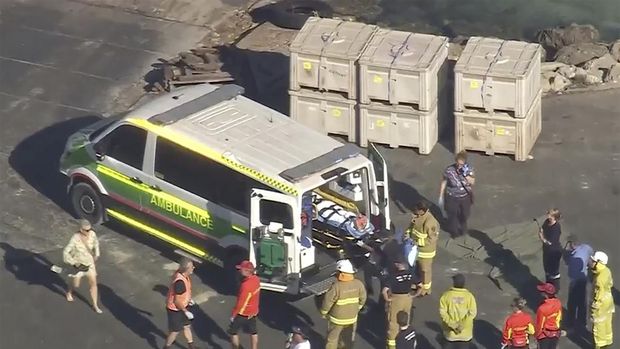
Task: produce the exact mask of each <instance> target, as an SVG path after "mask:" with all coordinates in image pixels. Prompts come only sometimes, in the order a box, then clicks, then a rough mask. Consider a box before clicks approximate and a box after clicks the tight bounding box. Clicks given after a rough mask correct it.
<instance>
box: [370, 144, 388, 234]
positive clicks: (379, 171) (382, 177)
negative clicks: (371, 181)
mask: <svg viewBox="0 0 620 349" xmlns="http://www.w3.org/2000/svg"><path fill="white" fill-rule="evenodd" d="M368 158H369V159H370V161H371V162H372V166H373V168H374V172H375V180H376V182H375V185H376V188H377V192H376V194H375V193H372V195H371V198H372V200H373V204H374V205H376V206H378V209H379V211H380V212H381V214H382V215H383V216H384V218H385V229H390V226H391V224H392V220H391V218H390V188H389V183H388V182H389V179H388V178H389V176H388V171H387V163H386V162H385V159H384V158H383V155H381V153H380V152H379V150H378V149H377V147H375V145H374V144H372V143H369V147H368ZM375 200H376V201H375Z"/></svg>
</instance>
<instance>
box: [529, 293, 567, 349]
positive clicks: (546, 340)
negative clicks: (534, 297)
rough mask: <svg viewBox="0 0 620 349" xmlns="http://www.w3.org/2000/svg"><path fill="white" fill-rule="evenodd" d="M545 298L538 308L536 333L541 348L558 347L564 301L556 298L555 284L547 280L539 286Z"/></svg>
mask: <svg viewBox="0 0 620 349" xmlns="http://www.w3.org/2000/svg"><path fill="white" fill-rule="evenodd" d="M537 289H538V291H540V293H541V294H542V295H543V297H544V300H543V302H542V303H541V304H540V306H539V307H538V310H536V328H535V335H536V339H537V340H538V348H539V349H556V348H557V347H558V342H559V340H560V335H561V334H560V332H561V331H560V321H561V320H562V302H560V300H559V299H557V298H556V296H555V294H556V290H555V286H553V284H551V283H549V282H547V283H544V284H541V285H538V286H537Z"/></svg>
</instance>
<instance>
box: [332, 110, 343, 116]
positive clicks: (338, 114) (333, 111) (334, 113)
mask: <svg viewBox="0 0 620 349" xmlns="http://www.w3.org/2000/svg"><path fill="white" fill-rule="evenodd" d="M332 115H333V116H334V117H335V118H339V117H340V116H341V115H342V111H340V109H332Z"/></svg>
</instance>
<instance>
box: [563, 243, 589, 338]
mask: <svg viewBox="0 0 620 349" xmlns="http://www.w3.org/2000/svg"><path fill="white" fill-rule="evenodd" d="M593 253H594V250H593V249H592V247H590V246H589V245H587V244H584V243H581V242H580V241H579V240H578V239H577V237H576V236H570V237H569V240H568V242H567V243H566V247H565V248H564V263H566V266H567V268H568V279H569V282H570V283H569V287H568V302H567V304H566V308H567V311H566V316H565V317H564V326H565V327H566V328H568V329H574V330H578V331H579V330H583V329H585V327H586V320H587V318H586V315H587V311H588V310H587V309H588V308H587V306H588V305H587V299H586V298H587V297H586V296H587V285H588V261H589V260H590V257H591V256H592V254H593Z"/></svg>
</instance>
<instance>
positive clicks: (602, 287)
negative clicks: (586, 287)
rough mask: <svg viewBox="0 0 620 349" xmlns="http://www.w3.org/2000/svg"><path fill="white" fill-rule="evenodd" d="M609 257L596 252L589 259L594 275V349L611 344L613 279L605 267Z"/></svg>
mask: <svg viewBox="0 0 620 349" xmlns="http://www.w3.org/2000/svg"><path fill="white" fill-rule="evenodd" d="M608 260H609V257H608V256H607V254H606V253H605V252H601V251H597V252H594V255H593V256H592V257H591V261H590V268H591V269H592V274H593V275H594V281H593V287H592V288H593V290H592V293H593V294H592V305H591V307H590V309H591V317H592V333H593V334H594V345H595V348H596V349H599V348H604V347H607V346H611V344H612V343H613V329H612V325H611V320H612V317H613V313H614V311H615V308H614V299H613V296H612V293H611V288H612V287H613V283H614V282H613V279H612V277H611V271H610V270H609V267H607V261H608Z"/></svg>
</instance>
